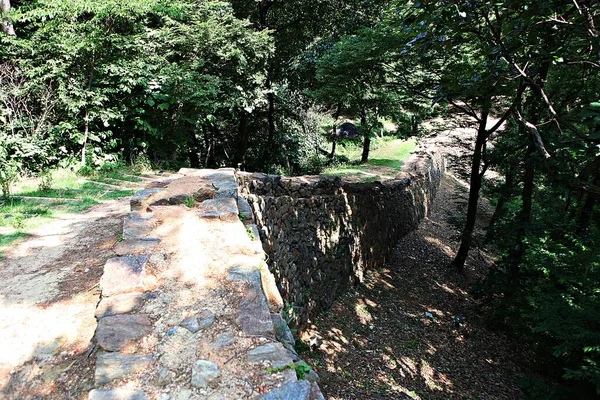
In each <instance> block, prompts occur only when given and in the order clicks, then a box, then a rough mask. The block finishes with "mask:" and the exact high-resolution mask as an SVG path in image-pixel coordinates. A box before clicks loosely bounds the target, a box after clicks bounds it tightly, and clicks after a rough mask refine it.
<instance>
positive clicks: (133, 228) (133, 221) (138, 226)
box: [123, 217, 154, 240]
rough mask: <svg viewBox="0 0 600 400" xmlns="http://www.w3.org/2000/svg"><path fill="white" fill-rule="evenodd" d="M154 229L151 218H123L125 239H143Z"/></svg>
mask: <svg viewBox="0 0 600 400" xmlns="http://www.w3.org/2000/svg"><path fill="white" fill-rule="evenodd" d="M153 229H154V224H153V222H152V220H151V219H146V218H132V217H127V218H125V219H124V220H123V239H124V240H131V239H142V238H145V237H147V236H148V235H150V233H151V232H152V230H153Z"/></svg>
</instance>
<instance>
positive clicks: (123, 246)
mask: <svg viewBox="0 0 600 400" xmlns="http://www.w3.org/2000/svg"><path fill="white" fill-rule="evenodd" d="M159 244H160V239H154V238H135V239H128V240H123V241H122V242H119V243H117V245H116V246H115V253H117V255H118V256H128V255H129V256H137V255H140V254H148V253H152V251H154V250H155V249H156V248H157V247H158V245H159Z"/></svg>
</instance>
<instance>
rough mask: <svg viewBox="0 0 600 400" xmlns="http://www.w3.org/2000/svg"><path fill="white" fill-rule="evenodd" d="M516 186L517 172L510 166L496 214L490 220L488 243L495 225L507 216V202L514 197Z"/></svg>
mask: <svg viewBox="0 0 600 400" xmlns="http://www.w3.org/2000/svg"><path fill="white" fill-rule="evenodd" d="M514 184H515V171H514V169H513V167H512V165H511V166H509V168H508V171H506V176H505V180H504V185H502V189H500V196H499V197H498V204H496V209H495V210H494V214H493V215H492V218H491V219H490V225H489V226H488V232H487V234H486V241H487V240H488V239H489V235H490V232H491V231H492V229H493V227H494V225H496V223H497V222H498V221H499V220H500V219H501V218H502V217H504V215H505V214H506V202H508V200H509V199H510V198H511V197H512V190H513V186H514Z"/></svg>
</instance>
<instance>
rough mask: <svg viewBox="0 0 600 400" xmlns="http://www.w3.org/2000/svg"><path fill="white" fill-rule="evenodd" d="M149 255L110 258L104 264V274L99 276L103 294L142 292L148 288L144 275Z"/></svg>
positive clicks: (148, 284)
mask: <svg viewBox="0 0 600 400" xmlns="http://www.w3.org/2000/svg"><path fill="white" fill-rule="evenodd" d="M149 258H150V256H149V255H141V256H123V257H117V258H111V259H110V260H108V261H107V262H106V264H105V265H104V274H103V275H102V278H100V288H101V289H102V295H103V296H113V295H116V294H120V293H129V292H143V291H145V290H149V289H150V286H151V285H150V282H148V279H147V277H146V276H145V275H146V264H147V263H148V259H149Z"/></svg>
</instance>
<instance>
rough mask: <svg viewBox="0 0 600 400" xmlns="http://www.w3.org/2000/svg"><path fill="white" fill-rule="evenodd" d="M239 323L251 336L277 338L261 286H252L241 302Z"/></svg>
mask: <svg viewBox="0 0 600 400" xmlns="http://www.w3.org/2000/svg"><path fill="white" fill-rule="evenodd" d="M237 322H238V323H239V324H240V325H241V327H242V329H243V331H244V333H245V334H246V335H250V336H272V337H273V336H275V331H274V327H273V321H272V320H271V313H270V311H269V304H268V303H267V299H266V297H265V294H264V293H263V290H262V287H261V285H260V284H258V285H257V284H250V286H248V288H247V289H246V294H245V296H244V298H243V299H242V301H241V302H240V311H239V315H238V318H237Z"/></svg>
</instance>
